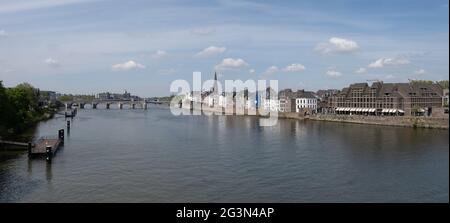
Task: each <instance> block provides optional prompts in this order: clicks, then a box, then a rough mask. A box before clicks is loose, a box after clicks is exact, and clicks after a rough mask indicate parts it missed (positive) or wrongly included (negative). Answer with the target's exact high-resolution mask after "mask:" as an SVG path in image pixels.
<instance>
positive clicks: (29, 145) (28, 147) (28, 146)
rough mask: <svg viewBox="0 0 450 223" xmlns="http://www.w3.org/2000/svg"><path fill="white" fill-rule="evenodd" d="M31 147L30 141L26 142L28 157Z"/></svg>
mask: <svg viewBox="0 0 450 223" xmlns="http://www.w3.org/2000/svg"><path fill="white" fill-rule="evenodd" d="M31 148H32V146H31V142H28V145H27V149H28V157H31Z"/></svg>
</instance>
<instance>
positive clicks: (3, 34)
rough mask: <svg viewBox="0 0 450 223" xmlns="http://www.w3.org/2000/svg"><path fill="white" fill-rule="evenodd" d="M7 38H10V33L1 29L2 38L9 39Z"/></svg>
mask: <svg viewBox="0 0 450 223" xmlns="http://www.w3.org/2000/svg"><path fill="white" fill-rule="evenodd" d="M7 36H8V33H7V32H6V31H5V30H3V29H1V30H0V37H7Z"/></svg>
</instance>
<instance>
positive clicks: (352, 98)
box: [330, 82, 443, 115]
mask: <svg viewBox="0 0 450 223" xmlns="http://www.w3.org/2000/svg"><path fill="white" fill-rule="evenodd" d="M442 96H443V89H442V87H441V86H440V85H438V84H428V83H411V84H410V83H383V82H374V83H373V84H372V85H371V86H369V85H368V84H367V83H356V84H351V85H350V86H349V87H347V88H343V89H342V91H340V92H339V93H337V94H335V95H333V96H332V97H331V98H330V104H331V106H332V108H333V109H334V111H335V112H336V113H338V114H365V115H431V113H432V110H433V108H442Z"/></svg>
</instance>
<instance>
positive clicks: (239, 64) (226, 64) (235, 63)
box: [215, 58, 248, 70]
mask: <svg viewBox="0 0 450 223" xmlns="http://www.w3.org/2000/svg"><path fill="white" fill-rule="evenodd" d="M245 66H248V64H247V62H245V61H244V60H243V59H240V58H238V59H233V58H225V59H223V60H222V62H220V63H219V64H217V65H216V66H215V69H216V70H226V69H239V68H243V67H245Z"/></svg>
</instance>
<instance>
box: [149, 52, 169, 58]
mask: <svg viewBox="0 0 450 223" xmlns="http://www.w3.org/2000/svg"><path fill="white" fill-rule="evenodd" d="M167 55H168V53H167V52H166V51H164V50H157V51H156V53H154V54H153V55H152V57H153V58H155V59H159V58H163V57H165V56H167Z"/></svg>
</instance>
